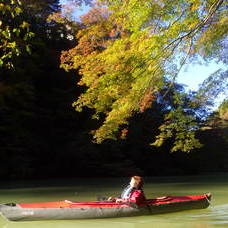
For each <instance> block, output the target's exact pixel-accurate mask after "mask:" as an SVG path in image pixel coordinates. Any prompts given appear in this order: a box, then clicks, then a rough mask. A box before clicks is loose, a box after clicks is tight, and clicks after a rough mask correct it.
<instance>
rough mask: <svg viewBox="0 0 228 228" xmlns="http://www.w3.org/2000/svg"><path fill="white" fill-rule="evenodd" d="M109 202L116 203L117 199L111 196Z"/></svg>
mask: <svg viewBox="0 0 228 228" xmlns="http://www.w3.org/2000/svg"><path fill="white" fill-rule="evenodd" d="M108 201H112V202H115V201H116V199H115V197H113V196H110V197H108Z"/></svg>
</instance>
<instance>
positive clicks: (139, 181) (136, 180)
mask: <svg viewBox="0 0 228 228" xmlns="http://www.w3.org/2000/svg"><path fill="white" fill-rule="evenodd" d="M143 184H144V183H143V178H142V177H140V176H133V177H131V182H130V185H131V187H133V188H142V187H143Z"/></svg>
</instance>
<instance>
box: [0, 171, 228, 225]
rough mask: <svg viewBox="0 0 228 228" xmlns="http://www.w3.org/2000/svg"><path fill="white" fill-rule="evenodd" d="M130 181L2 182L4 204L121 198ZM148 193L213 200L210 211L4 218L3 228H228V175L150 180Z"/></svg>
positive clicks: (0, 200) (0, 198)
mask: <svg viewBox="0 0 228 228" xmlns="http://www.w3.org/2000/svg"><path fill="white" fill-rule="evenodd" d="M127 182H128V180H127V179H121V178H119V179H111V178H110V179H74V180H68V181H61V180H59V181H45V182H42V181H40V182H33V183H31V182H18V183H13V182H11V183H1V185H0V203H9V202H16V203H29V202H45V201H56V200H57V201H59V200H65V199H68V200H75V201H88V200H96V197H97V196H98V195H100V196H107V195H108V196H111V195H118V193H119V192H120V191H121V189H122V188H123V186H124V184H126V183H127ZM144 191H145V194H146V196H147V198H153V197H157V196H164V195H192V194H202V193H206V192H211V193H212V196H213V199H212V203H211V206H210V207H209V208H208V209H202V210H190V211H183V212H176V213H169V214H162V215H152V216H138V217H128V218H111V219H92V220H69V221H67V220H55V221H32V222H9V221H6V220H5V219H4V218H3V217H1V216H0V228H11V227H12V228H13V227H15V228H27V227H29V228H35V227H36V228H38V227H41V228H48V227H51V228H54V227H56V228H60V227H61V228H62V227H66V228H71V227H72V228H73V227H74V228H103V227H104V228H180V227H183V228H190V227H191V228H214V227H227V228H228V175H223V176H218V175H210V176H201V177H166V178H146V184H145V187H144Z"/></svg>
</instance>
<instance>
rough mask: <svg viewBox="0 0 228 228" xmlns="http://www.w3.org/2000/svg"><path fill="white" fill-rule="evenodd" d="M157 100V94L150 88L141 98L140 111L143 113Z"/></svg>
mask: <svg viewBox="0 0 228 228" xmlns="http://www.w3.org/2000/svg"><path fill="white" fill-rule="evenodd" d="M155 100H156V96H155V95H154V94H153V92H152V90H151V89H149V90H148V91H147V92H146V93H145V95H144V97H143V98H142V100H141V103H140V112H141V113H143V112H144V111H145V110H146V109H148V108H150V107H151V105H152V103H153V101H155Z"/></svg>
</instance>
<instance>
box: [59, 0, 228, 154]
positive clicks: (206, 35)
mask: <svg viewBox="0 0 228 228" xmlns="http://www.w3.org/2000/svg"><path fill="white" fill-rule="evenodd" d="M227 15H228V14H227V9H226V5H225V1H223V0H172V1H171V0H153V1H152V0H99V1H97V6H96V7H93V8H92V9H91V11H90V12H89V13H88V14H87V15H84V16H83V17H82V29H81V30H80V31H79V32H78V33H77V34H76V37H77V40H78V44H77V45H76V47H74V48H72V49H70V50H68V51H64V52H63V53H62V57H61V66H62V67H63V68H64V69H65V70H72V69H78V70H79V73H80V74H81V79H80V81H79V83H78V84H79V85H80V86H83V87H84V88H86V89H85V91H84V93H82V94H81V96H80V97H79V98H78V99H77V101H75V102H74V104H73V105H74V107H75V108H76V110H78V111H82V109H83V108H85V107H88V108H91V109H93V110H94V115H93V117H94V118H101V119H102V121H103V123H102V125H101V126H100V128H99V129H97V130H95V131H94V132H93V134H94V139H95V141H96V142H98V143H101V142H102V141H103V140H105V139H116V138H117V137H118V135H119V132H120V130H121V129H123V128H124V129H125V128H126V125H127V124H128V119H129V118H130V117H132V116H133V115H134V114H135V113H137V112H144V111H145V110H146V109H147V108H150V107H152V108H153V102H155V101H156V100H157V94H158V93H159V91H161V90H162V89H163V88H164V87H166V88H167V87H168V89H167V93H168V91H169V89H170V88H171V87H172V86H173V85H174V81H175V79H176V77H177V75H178V73H179V71H180V69H181V68H182V66H183V65H184V64H186V63H188V62H189V61H191V60H193V58H197V56H199V55H201V56H202V57H203V58H205V59H207V58H210V57H211V56H213V54H214V52H216V50H218V49H219V48H220V47H221V40H224V39H225V37H226V36H227V22H228V18H227ZM193 77H194V76H193ZM193 80H194V78H193ZM167 83H168V86H167ZM167 93H165V94H164V95H163V96H164V97H165V96H166V95H167ZM179 96H181V95H180V94H179V95H178V96H176V99H177V102H178V101H180V100H181V99H179V98H178V97H179ZM166 120H167V121H165V122H164V124H163V125H162V126H161V127H160V130H161V134H160V135H159V136H157V140H156V141H155V143H154V144H153V145H157V146H159V145H161V144H162V143H163V142H164V141H165V140H166V139H167V138H169V137H170V136H175V139H176V142H177V143H176V144H174V147H173V151H175V150H183V151H187V152H188V151H190V150H191V149H193V148H194V147H199V146H200V144H199V142H198V140H197V139H195V131H196V130H197V127H196V125H197V124H196V118H195V116H194V115H192V114H189V113H187V112H186V111H185V110H184V109H182V108H181V104H180V106H179V107H177V108H176V110H171V111H170V113H169V114H168V115H167V116H166Z"/></svg>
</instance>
